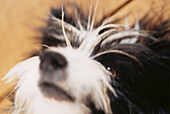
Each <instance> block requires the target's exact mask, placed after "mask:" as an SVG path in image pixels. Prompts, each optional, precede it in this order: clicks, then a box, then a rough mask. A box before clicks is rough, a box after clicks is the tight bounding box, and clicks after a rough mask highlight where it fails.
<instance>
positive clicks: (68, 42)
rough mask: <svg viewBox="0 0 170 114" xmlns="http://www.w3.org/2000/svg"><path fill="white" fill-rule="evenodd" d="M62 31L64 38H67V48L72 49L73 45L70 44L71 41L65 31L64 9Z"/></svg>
mask: <svg viewBox="0 0 170 114" xmlns="http://www.w3.org/2000/svg"><path fill="white" fill-rule="evenodd" d="M62 31H63V34H64V38H65V41H66V44H67V46H68V47H70V48H71V43H70V41H69V39H68V37H67V34H66V32H65V29H64V11H63V7H62Z"/></svg>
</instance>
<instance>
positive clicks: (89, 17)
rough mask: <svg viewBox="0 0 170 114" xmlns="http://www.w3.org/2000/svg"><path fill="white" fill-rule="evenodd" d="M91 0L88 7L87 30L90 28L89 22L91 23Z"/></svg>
mask: <svg viewBox="0 0 170 114" xmlns="http://www.w3.org/2000/svg"><path fill="white" fill-rule="evenodd" d="M92 4H93V2H92V0H91V2H90V8H89V16H88V24H87V31H89V30H90V23H91V15H92Z"/></svg>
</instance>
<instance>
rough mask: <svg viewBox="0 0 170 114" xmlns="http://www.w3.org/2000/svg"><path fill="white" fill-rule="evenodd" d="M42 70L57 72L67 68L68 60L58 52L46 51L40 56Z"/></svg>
mask: <svg viewBox="0 0 170 114" xmlns="http://www.w3.org/2000/svg"><path fill="white" fill-rule="evenodd" d="M40 60H41V63H40V69H42V70H55V69H60V68H64V67H66V66H67V60H66V58H65V57H64V56H63V55H61V54H59V53H56V52H52V51H45V52H44V53H42V54H41V56H40Z"/></svg>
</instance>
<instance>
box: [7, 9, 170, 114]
mask: <svg viewBox="0 0 170 114" xmlns="http://www.w3.org/2000/svg"><path fill="white" fill-rule="evenodd" d="M76 8H77V7H76ZM75 12H76V13H74V14H73V15H71V16H70V15H68V14H67V12H66V10H65V8H53V9H52V10H51V14H50V15H49V19H48V21H47V26H46V27H45V28H42V29H41V31H42V33H43V36H42V42H41V43H42V50H41V52H40V53H38V54H36V56H33V57H31V58H29V59H27V60H24V61H23V62H20V63H18V64H17V65H16V66H15V67H14V68H12V69H11V70H10V71H9V72H8V73H7V75H6V76H5V77H4V80H5V79H7V81H8V82H11V81H12V80H13V79H14V78H16V77H17V78H18V83H17V85H16V87H15V89H14V90H15V91H16V93H15V97H14V105H13V106H12V107H11V108H10V110H11V112H12V113H13V114H168V113H170V108H169V77H170V75H169V71H170V69H169V68H170V52H169V51H170V39H169V33H170V31H169V25H170V24H169V22H170V20H166V21H164V22H160V21H159V19H157V20H156V24H152V25H151V23H152V22H150V21H151V19H152V18H149V19H148V18H147V17H148V15H146V16H145V17H144V18H142V19H141V20H139V21H138V20H137V22H136V24H134V26H132V27H129V26H126V25H120V24H114V23H112V22H111V20H112V19H113V18H114V16H111V17H108V18H105V19H103V20H102V21H101V22H99V23H97V24H96V25H95V24H94V20H95V15H96V12H94V13H92V10H91V9H90V12H89V15H88V16H86V15H84V14H83V13H82V12H81V10H80V9H78V8H77V9H76V10H75ZM159 22H160V23H159ZM150 25H151V26H150Z"/></svg>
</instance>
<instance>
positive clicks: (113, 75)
mask: <svg viewBox="0 0 170 114" xmlns="http://www.w3.org/2000/svg"><path fill="white" fill-rule="evenodd" d="M106 69H107V70H108V71H110V72H111V73H112V77H113V78H115V77H116V70H115V69H114V68H113V67H110V66H107V67H106Z"/></svg>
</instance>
